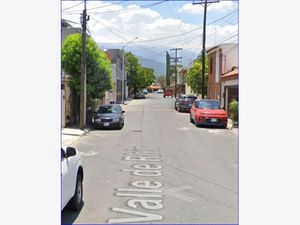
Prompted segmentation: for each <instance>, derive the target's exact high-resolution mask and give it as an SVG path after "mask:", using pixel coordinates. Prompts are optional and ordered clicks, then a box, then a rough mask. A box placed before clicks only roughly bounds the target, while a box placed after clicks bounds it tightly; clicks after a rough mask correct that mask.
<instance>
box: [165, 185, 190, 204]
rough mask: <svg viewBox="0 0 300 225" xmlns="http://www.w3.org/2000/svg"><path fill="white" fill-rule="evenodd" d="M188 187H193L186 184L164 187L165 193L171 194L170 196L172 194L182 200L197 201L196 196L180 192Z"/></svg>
mask: <svg viewBox="0 0 300 225" xmlns="http://www.w3.org/2000/svg"><path fill="white" fill-rule="evenodd" d="M188 189H192V187H190V186H186V185H184V186H180V187H174V188H168V189H164V190H163V191H164V194H165V195H169V196H172V197H174V198H178V199H180V200H184V201H187V202H192V201H195V199H194V198H190V197H188V196H186V195H183V194H180V193H178V192H179V191H184V190H188Z"/></svg>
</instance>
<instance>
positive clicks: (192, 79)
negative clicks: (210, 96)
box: [186, 57, 208, 95]
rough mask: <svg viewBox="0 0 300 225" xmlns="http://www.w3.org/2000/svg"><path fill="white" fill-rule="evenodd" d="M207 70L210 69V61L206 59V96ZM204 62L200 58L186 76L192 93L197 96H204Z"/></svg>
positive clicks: (205, 85)
mask: <svg viewBox="0 0 300 225" xmlns="http://www.w3.org/2000/svg"><path fill="white" fill-rule="evenodd" d="M207 69H208V60H207V58H206V59H205V74H204V78H205V80H204V82H205V83H204V87H205V90H204V92H205V93H204V95H205V94H206V92H207V79H208V75H207ZM202 82H203V81H202V62H201V60H200V58H199V57H198V58H197V59H196V60H195V61H194V63H193V65H192V67H191V68H190V69H189V70H188V72H187V75H186V83H187V84H188V85H189V86H190V87H191V89H192V91H193V92H195V93H196V94H197V95H199V94H202Z"/></svg>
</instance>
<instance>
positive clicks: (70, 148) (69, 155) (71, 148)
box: [66, 147, 76, 158]
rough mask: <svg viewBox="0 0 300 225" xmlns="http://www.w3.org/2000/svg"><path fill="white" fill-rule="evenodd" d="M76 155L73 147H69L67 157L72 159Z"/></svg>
mask: <svg viewBox="0 0 300 225" xmlns="http://www.w3.org/2000/svg"><path fill="white" fill-rule="evenodd" d="M74 155H76V149H75V148H73V147H67V151H66V157H67V158H68V157H71V156H74Z"/></svg>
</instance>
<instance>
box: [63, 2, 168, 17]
mask: <svg viewBox="0 0 300 225" xmlns="http://www.w3.org/2000/svg"><path fill="white" fill-rule="evenodd" d="M167 1H169V0H163V1H160V2H157V3H152V4H148V5H142V6H139V8H131V9H123V10H116V11H108V12H89V14H97V15H114V14H121V13H130V12H134V11H138V10H142V9H144V8H150V7H153V6H156V5H159V4H162V3H165V2H167ZM64 14H68V15H71V14H79V12H74V13H71V12H70V13H68V12H67V13H64Z"/></svg>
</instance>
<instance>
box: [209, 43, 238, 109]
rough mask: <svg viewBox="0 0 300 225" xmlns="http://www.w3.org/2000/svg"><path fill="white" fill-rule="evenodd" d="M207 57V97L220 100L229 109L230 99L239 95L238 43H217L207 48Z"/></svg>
mask: <svg viewBox="0 0 300 225" xmlns="http://www.w3.org/2000/svg"><path fill="white" fill-rule="evenodd" d="M207 57H208V83H207V98H210V99H218V100H220V102H221V105H222V107H225V108H226V109H228V104H229V102H230V100H231V99H232V98H233V97H234V98H237V97H238V96H237V93H238V70H237V68H238V43H227V44H220V45H216V46H214V47H212V48H210V49H208V50H207ZM236 73H237V74H236ZM233 74H234V75H233ZM229 80H231V81H230V82H229ZM226 93H227V94H226ZM234 93H235V94H234Z"/></svg>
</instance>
